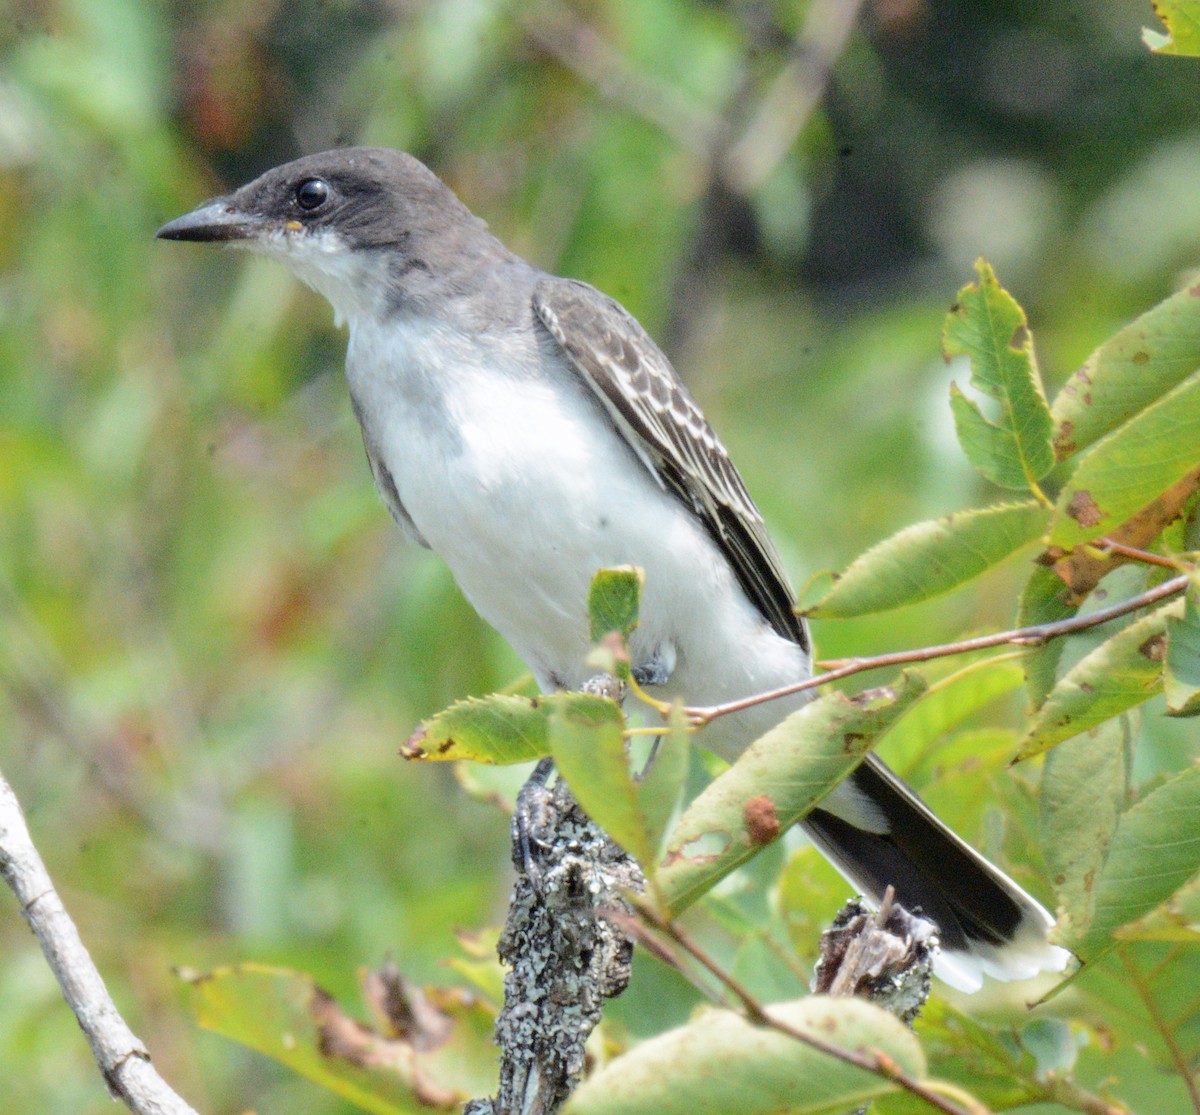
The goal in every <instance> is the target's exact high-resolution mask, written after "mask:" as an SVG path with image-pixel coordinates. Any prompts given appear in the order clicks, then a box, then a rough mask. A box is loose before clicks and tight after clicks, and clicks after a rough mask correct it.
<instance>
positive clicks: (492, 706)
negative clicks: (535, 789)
mask: <svg viewBox="0 0 1200 1115" xmlns="http://www.w3.org/2000/svg"><path fill="white" fill-rule="evenodd" d="M564 704H569V705H571V706H572V707H577V708H580V709H585V710H587V709H593V708H596V709H600V710H603V709H604V708H611V709H616V708H617V706H616V705H615V704H614V703H613V702H612V701H610V700H608V699H607V698H605V697H596V696H592V695H591V694H588V693H547V694H545V695H543V696H541V697H520V696H517V695H515V694H511V693H493V694H492V695H491V696H489V697H469V698H468V699H467V700H465V701H456V702H455V703H454V704H452V705H451V706H450V707H449V708H448V709H446V710H445V711H444V712H439V713H438V714H437V715H436V716H432V717H430V718H429V719H428V720H425V721H423V722H422V724H421V726H420V727H419V728H418V729H417V730H416V731H415V732H414V733H413V734H412V735H411V736H410V737H409V739H408V741H407V742H406V743H405V745H404V746H403V747H402V748H401V749H400V754H401V755H403V756H404V757H405V758H406V759H424V760H429V761H436V762H447V761H451V760H457V759H469V760H471V761H472V762H475V763H497V764H500V765H505V764H508V763H526V762H529V761H530V760H532V759H540V758H542V756H544V755H549V754H550V716H551V714H552V712H553V711H554V710H555V709H556V708H558V707H559V706H561V705H564ZM618 714H619V710H618ZM595 715H597V716H601V715H607V714H606V713H604V712H603V711H597V712H596V713H595Z"/></svg>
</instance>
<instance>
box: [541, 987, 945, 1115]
mask: <svg viewBox="0 0 1200 1115" xmlns="http://www.w3.org/2000/svg"><path fill="white" fill-rule="evenodd" d="M767 1009H768V1011H769V1012H770V1014H772V1015H773V1016H776V1017H777V1018H779V1019H780V1020H781V1021H783V1022H786V1023H787V1024H788V1025H790V1026H793V1027H796V1028H799V1029H802V1030H806V1031H808V1032H810V1033H819V1034H820V1035H822V1036H823V1037H824V1038H825V1039H826V1040H827V1041H829V1042H831V1043H832V1044H834V1045H838V1046H841V1047H842V1048H844V1049H848V1050H861V1049H869V1050H870V1051H871V1052H872V1053H874V1054H875V1056H876V1057H878V1058H881V1062H880V1063H883V1060H886V1062H888V1063H891V1064H894V1065H896V1066H897V1067H899V1068H900V1069H902V1070H903V1071H904V1072H905V1073H907V1074H908V1075H909V1076H912V1077H915V1078H918V1079H921V1078H923V1077H924V1075H925V1059H924V1057H923V1055H922V1053H921V1048H920V1045H919V1044H918V1042H917V1039H916V1037H915V1036H914V1035H913V1034H912V1032H911V1031H910V1030H908V1029H907V1028H906V1027H905V1026H904V1024H903V1023H902V1022H900V1021H899V1019H896V1018H894V1017H892V1015H890V1014H887V1013H886V1012H885V1011H883V1010H881V1009H880V1008H879V1007H876V1006H874V1005H872V1004H871V1003H867V1002H864V1001H863V1000H861V999H855V998H839V999H831V998H829V997H828V996H825V995H813V996H810V997H808V998H806V999H801V1000H798V1001H795V1002H789V1003H778V1004H775V1005H773V1006H771V1007H768V1008H767ZM895 1090H896V1085H895V1084H893V1083H891V1082H890V1081H889V1080H887V1079H886V1078H885V1077H884V1076H883V1075H881V1074H879V1073H869V1072H867V1071H865V1070H864V1069H861V1068H856V1067H854V1066H852V1065H848V1064H846V1063H845V1062H844V1061H840V1060H835V1059H834V1058H832V1057H830V1056H828V1055H827V1054H825V1053H819V1052H817V1051H816V1050H814V1049H812V1048H811V1047H810V1046H807V1045H803V1044H801V1043H800V1042H798V1041H796V1039H795V1038H793V1037H790V1036H788V1035H787V1034H783V1033H780V1032H779V1031H778V1030H774V1029H770V1028H768V1027H765V1026H757V1025H755V1024H754V1023H752V1022H749V1021H748V1020H746V1019H745V1018H743V1017H742V1016H741V1015H739V1014H735V1013H734V1012H733V1011H728V1010H707V1011H704V1012H703V1013H701V1014H700V1015H699V1016H698V1017H696V1018H694V1019H692V1020H691V1021H690V1022H688V1023H687V1024H686V1025H684V1026H680V1027H678V1028H677V1029H674V1030H668V1031H667V1032H666V1033H664V1034H659V1035H658V1036H657V1037H655V1038H651V1039H650V1040H648V1041H644V1042H642V1043H641V1044H640V1045H638V1046H636V1047H635V1048H633V1049H632V1050H630V1051H629V1052H628V1053H625V1054H623V1055H622V1056H620V1057H617V1058H615V1059H614V1060H612V1061H610V1062H609V1063H608V1064H607V1065H605V1066H604V1067H603V1068H602V1069H600V1071H598V1072H597V1073H595V1074H594V1075H593V1076H591V1077H589V1078H588V1079H587V1080H585V1081H584V1083H583V1084H582V1085H580V1087H579V1089H578V1091H577V1092H576V1093H575V1094H574V1095H573V1096H572V1097H571V1099H570V1100H569V1101H568V1102H567V1105H566V1107H564V1108H563V1111H562V1115H697V1113H698V1112H706V1113H710V1115H715V1113H717V1112H722V1113H728V1115H734V1113H736V1115H782V1113H785V1112H804V1113H805V1115H844V1113H845V1112H847V1111H850V1110H853V1109H855V1108H858V1107H860V1106H861V1105H863V1104H865V1103H868V1102H870V1101H871V1100H872V1099H876V1098H878V1097H880V1096H884V1095H887V1094H888V1093H890V1092H894V1091H895Z"/></svg>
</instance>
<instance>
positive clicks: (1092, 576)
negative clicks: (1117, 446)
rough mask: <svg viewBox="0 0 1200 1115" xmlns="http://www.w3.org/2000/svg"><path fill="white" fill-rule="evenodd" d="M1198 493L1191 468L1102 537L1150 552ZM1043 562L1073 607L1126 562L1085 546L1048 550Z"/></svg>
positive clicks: (1199, 480)
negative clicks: (1058, 579) (1061, 583)
mask: <svg viewBox="0 0 1200 1115" xmlns="http://www.w3.org/2000/svg"><path fill="white" fill-rule="evenodd" d="M1198 490H1200V468H1195V469H1193V470H1192V471H1191V472H1189V473H1188V474H1187V475H1186V476H1185V477H1183V479H1182V480H1180V481H1179V482H1178V483H1177V484H1173V485H1171V487H1170V488H1168V489H1167V490H1166V491H1165V492H1163V493H1162V495H1160V496H1158V497H1157V498H1156V499H1154V500H1151V501H1150V503H1148V504H1147V505H1146V506H1145V507H1143V508H1142V509H1141V510H1140V511H1138V512H1137V513H1136V514H1135V515H1132V516H1131V517H1130V518H1128V519H1126V520H1125V522H1123V523H1122V524H1121V525H1120V526H1118V527H1116V528H1114V529H1113V530H1110V531H1109V532H1108V533H1107V535H1106V536H1105V537H1107V538H1110V539H1112V541H1114V542H1119V543H1121V545H1123V546H1131V547H1133V548H1134V549H1136V550H1146V549H1150V548H1151V547H1153V546H1154V545H1155V541H1156V540H1157V539H1158V537H1159V536H1160V535H1161V534H1162V532H1163V531H1164V530H1165V529H1166V528H1167V527H1168V526H1170V525H1171V524H1172V523H1174V522H1175V521H1176V520H1177V519H1178V518H1179V516H1180V515H1182V514H1183V513H1184V511H1185V510H1186V508H1187V506H1188V502H1189V501H1190V500H1191V498H1192V496H1194V495H1195V494H1196V492H1197V491H1198ZM1046 558H1047V561H1049V562H1050V564H1052V565H1053V568H1054V572H1055V573H1057V574H1058V575H1059V577H1061V578H1062V580H1063V581H1064V582H1065V583H1066V584H1067V586H1068V587H1069V588H1070V590H1071V599H1072V600H1073V601H1074V602H1075V603H1077V604H1078V603H1082V602H1083V600H1084V599H1085V598H1086V597H1087V595H1088V594H1089V593H1090V592H1091V591H1092V590H1093V589H1094V588H1095V587H1096V586H1097V585H1098V584H1099V583H1100V582H1101V581H1102V580H1103V579H1104V578H1105V577H1106V576H1108V574H1109V573H1111V572H1112V571H1113V570H1114V569H1116V568H1117V567H1118V566H1119V565H1124V564H1126V563H1127V562H1128V561H1129V560H1130V559H1129V558H1127V557H1125V556H1124V555H1123V554H1117V553H1107V552H1104V551H1102V550H1099V549H1096V548H1094V547H1089V546H1076V547H1075V549H1073V550H1071V551H1069V552H1066V553H1064V551H1063V550H1062V548H1061V547H1051V548H1050V549H1049V550H1047V551H1046ZM1054 618H1061V617H1057V616H1056V617H1054Z"/></svg>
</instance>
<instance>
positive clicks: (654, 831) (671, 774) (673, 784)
mask: <svg viewBox="0 0 1200 1115" xmlns="http://www.w3.org/2000/svg"><path fill="white" fill-rule="evenodd" d="M691 744H692V729H691V727H690V726H689V725H688V720H687V717H686V716H685V715H684V712H683V706H682V704H679V703H678V702H676V704H675V706H674V707H673V708H672V709H671V714H670V716H669V717H668V720H667V732H666V734H665V735H661V736H659V737H658V747H657V749H656V750H655V752H654V759H653V761H652V762H651V763H650V766H649V769H648V770H646V771H645V772H644V773H643V774H642V776H641V780H640V781H639V782H638V783H637V802H638V810H639V812H640V814H641V816H642V817H643V818H644V820H645V824H646V829H647V831H648V833H649V836H650V842H651V844H652V846H653V848H654V853H655V857H657V855H658V853H659V852H660V851H662V846H663V842H664V841H665V840H666V836H667V827H668V826H669V825H670V823H671V818H672V817H673V816H674V814H675V809H676V807H677V806H678V805H679V799H680V798H681V797H682V796H683V786H684V783H685V782H686V781H687V774H688V762H689V759H690V757H691V753H692V747H691ZM643 866H646V865H643ZM655 866H656V865H655V864H654V863H650V864H649V868H650V869H651V871H652V870H653V868H654V867H655Z"/></svg>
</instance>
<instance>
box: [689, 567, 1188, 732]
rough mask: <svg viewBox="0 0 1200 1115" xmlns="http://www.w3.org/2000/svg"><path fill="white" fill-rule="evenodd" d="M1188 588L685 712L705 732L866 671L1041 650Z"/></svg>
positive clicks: (851, 661)
mask: <svg viewBox="0 0 1200 1115" xmlns="http://www.w3.org/2000/svg"><path fill="white" fill-rule="evenodd" d="M1187 586H1188V574H1187V573H1183V574H1180V576H1178V577H1172V578H1171V579H1170V580H1169V581H1163V583H1162V584H1160V585H1155V586H1154V588H1151V589H1147V590H1146V591H1145V592H1141V593H1138V594H1137V596H1131V597H1130V598H1129V599H1128V600H1122V601H1120V602H1119V603H1117V604H1113V605H1112V606H1111V607H1108V608H1101V609H1100V610H1099V611H1096V612H1092V613H1091V614H1090V615H1086V616H1071V617H1070V618H1069V619H1060V620H1055V621H1053V622H1052V623H1039V624H1035V625H1034V626H1032V627H1017V628H1014V629H1013V630H1011V631H997V632H994V633H993V634H991V635H979V636H978V637H976V638H974V639H960V640H959V641H958V642H954V643H942V644H940V645H939V646H932V647H917V648H915V649H914V650H899V651H893V652H892V653H891V654H879V655H875V656H874V657H873V658H834V659H830V660H828V661H824V662H820V663H819V665H820V666H823V667H825V668H826V669H825V673H823V674H814V675H813V676H812V677H810V678H805V680H804V681H798V682H794V683H793V684H791V685H784V686H781V687H780V688H779V689H771V690H768V691H767V692H766V693H756V694H754V695H753V696H750V697H742V698H740V699H739V700H736V701H727V702H725V704H722V705H708V706H700V707H691V708H687V709H685V710H684V712H685V713H686V714H687V716H688V719H689V720H691V722H692V723H693V724H694V725H695V726H697V727H703V726H704V725H705V724H707V723H708V722H709V721H711V720H715V719H716V718H717V717H718V716H727V715H728V714H729V713H731V712H741V711H742V710H743V709H748V708H752V707H753V706H755V705H761V704H765V703H766V702H767V701H775V700H778V699H779V698H780V697H790V696H791V695H792V694H793V693H801V692H803V691H804V690H805V689H814V688H816V687H817V686H818V685H825V684H826V683H827V682H831V681H839V680H840V679H842V678H846V677H850V676H851V675H853V674H861V673H865V672H866V671H867V670H878V669H880V668H881V667H884V666H904V665H907V664H908V663H910V662H928V661H930V660H932V659H934V658H945V657H947V656H949V655H952V654H967V653H969V652H970V651H975V650H986V649H988V648H989V647H998V646H1004V645H1005V644H1012V645H1014V646H1024V647H1038V646H1042V645H1043V644H1045V643H1048V642H1049V641H1050V640H1051V639H1058V638H1061V637H1062V636H1063V635H1071V634H1073V633H1074V632H1076V631H1086V630H1087V629H1088V628H1089V627H1099V626H1100V624H1102V623H1107V622H1108V621H1109V620H1110V619H1117V618H1118V617H1120V616H1125V615H1128V614H1129V613H1130V612H1136V611H1137V610H1138V609H1139V608H1146V607H1149V606H1150V605H1151V604H1157V603H1159V602H1160V601H1162V600H1166V599H1167V598H1168V597H1171V596H1176V595H1178V594H1179V593H1181V592H1183V591H1184V589H1186V588H1187Z"/></svg>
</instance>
